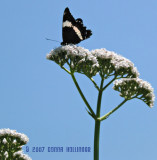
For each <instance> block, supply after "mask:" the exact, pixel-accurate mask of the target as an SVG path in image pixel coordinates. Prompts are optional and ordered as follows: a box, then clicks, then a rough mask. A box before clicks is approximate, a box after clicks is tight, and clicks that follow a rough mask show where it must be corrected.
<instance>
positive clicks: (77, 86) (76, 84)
mask: <svg viewBox="0 0 157 160" xmlns="http://www.w3.org/2000/svg"><path fill="white" fill-rule="evenodd" d="M71 77H72V79H73V81H74V83H75V86H76V88H77V90H78V92H79V93H80V95H81V97H82V99H83V101H84V103H85V104H86V106H87V108H88V109H89V111H90V113H91V115H92V117H93V118H94V119H96V115H95V113H94V111H93V110H92V108H91V106H90V105H89V103H88V101H87V100H86V98H85V96H84V94H83V92H82V91H81V89H80V87H79V85H78V83H77V81H76V78H75V76H74V73H72V72H71Z"/></svg>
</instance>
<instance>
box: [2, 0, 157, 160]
mask: <svg viewBox="0 0 157 160" xmlns="http://www.w3.org/2000/svg"><path fill="white" fill-rule="evenodd" d="M67 6H68V7H69V8H70V10H71V12H72V14H73V15H74V17H75V18H79V17H81V18H82V19H83V20H84V24H85V25H86V26H87V27H88V28H90V29H91V30H92V31H93V35H92V37H91V38H90V39H88V40H85V41H83V42H81V43H80V44H79V46H82V47H85V48H88V49H90V50H92V49H96V48H106V49H108V50H112V51H115V52H117V53H119V54H121V55H123V56H124V57H126V58H128V59H130V60H131V61H132V62H133V63H134V64H135V66H136V67H137V68H138V70H139V72H140V78H142V79H144V80H146V81H148V82H150V83H151V84H152V86H153V87H154V88H155V90H156V88H157V84H156V82H157V74H156V73H157V71H156V66H157V65H156V60H157V1H156V0H149V1H148V0H130V1H126V0H118V1H117V0H105V1H104V0H99V1H95V0H90V1H85V0H77V1H76V0H73V1H70V0H66V1H63V0H45V1H37V0H34V1H32V0H27V1H26V0H22V1H21V0H14V1H12V0H8V1H0V52H1V53H0V75H1V76H0V97H1V98H0V108H1V109H0V111H1V114H0V128H10V129H16V130H17V131H18V132H21V133H22V132H23V133H25V134H26V135H27V136H28V137H29V139H30V141H29V143H28V146H29V147H30V148H31V147H33V146H44V147H48V146H56V147H57V146H63V147H66V146H90V147H92V149H93V138H94V121H93V120H92V119H91V117H90V116H89V115H88V114H87V113H86V110H85V105H84V103H83V101H82V99H81V98H80V96H79V94H78V92H77V90H76V88H75V86H74V84H73V82H72V79H71V77H70V76H69V75H67V74H66V73H65V72H64V71H63V70H61V69H60V68H59V66H58V65H56V64H55V63H53V62H51V61H48V60H46V54H47V53H48V52H49V51H50V50H51V49H53V48H54V47H58V46H59V44H58V43H55V42H50V41H46V40H45V37H48V38H52V39H55V40H59V41H62V16H63V11H64V9H65V7H67ZM77 79H78V81H79V84H80V86H81V88H82V89H83V91H84V93H85V95H86V96H87V99H88V100H89V101H90V104H92V105H93V109H94V110H95V104H96V98H97V91H96V90H95V88H94V87H93V86H92V84H91V83H90V82H89V81H88V79H87V78H85V77H84V76H82V75H77ZM155 93H156V92H155ZM103 99H104V101H103V106H102V113H106V112H107V111H109V110H110V109H111V108H113V107H114V106H116V105H118V104H119V103H120V102H121V101H122V98H121V97H119V93H118V92H115V91H113V90H112V86H110V88H109V89H108V90H107V91H106V92H105V93H104V95H103ZM156 115H157V107H156V104H155V106H154V108H153V109H150V108H149V107H148V106H147V105H146V104H144V103H143V102H142V101H139V100H132V101H129V102H128V103H126V104H125V105H124V106H123V107H122V108H120V109H119V110H118V111H117V112H116V113H114V114H113V115H112V116H111V117H110V118H109V119H108V120H106V121H104V122H102V124H101V133H100V134H101V136H100V160H105V159H106V160H133V159H134V160H148V159H149V160H156V159H157V152H156V149H157V125H156V122H157V116H156ZM24 149H25V147H24ZM28 154H29V155H30V157H32V159H33V160H52V159H55V160H74V159H75V160H80V159H82V160H85V159H86V160H91V159H92V158H93V153H92V152H91V153H66V152H64V153H48V152H47V151H45V152H44V153H32V152H29V153H28Z"/></svg>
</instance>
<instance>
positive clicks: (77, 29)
mask: <svg viewBox="0 0 157 160" xmlns="http://www.w3.org/2000/svg"><path fill="white" fill-rule="evenodd" d="M91 35H92V32H91V30H86V27H85V26H83V21H82V19H81V18H78V19H76V20H75V19H74V17H73V16H72V15H71V13H70V11H69V8H66V9H65V11H64V15H63V26H62V37H63V42H62V43H61V45H66V44H77V43H79V42H81V41H83V40H84V39H87V38H89V37H90V36H91Z"/></svg>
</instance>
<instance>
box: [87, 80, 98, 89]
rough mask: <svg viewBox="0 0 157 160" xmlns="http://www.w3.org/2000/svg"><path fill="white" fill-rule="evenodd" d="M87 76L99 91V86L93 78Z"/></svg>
mask: <svg viewBox="0 0 157 160" xmlns="http://www.w3.org/2000/svg"><path fill="white" fill-rule="evenodd" d="M88 78H89V79H90V80H91V81H92V82H93V84H94V86H95V88H96V89H97V90H98V91H99V87H98V85H97V84H96V83H95V81H94V79H93V78H90V77H88Z"/></svg>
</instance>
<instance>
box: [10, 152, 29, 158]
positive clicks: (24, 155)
mask: <svg viewBox="0 0 157 160" xmlns="http://www.w3.org/2000/svg"><path fill="white" fill-rule="evenodd" d="M13 157H14V160H19V159H20V160H32V159H31V158H30V157H29V156H28V155H26V154H24V153H23V152H22V151H18V152H15V153H14V154H13Z"/></svg>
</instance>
